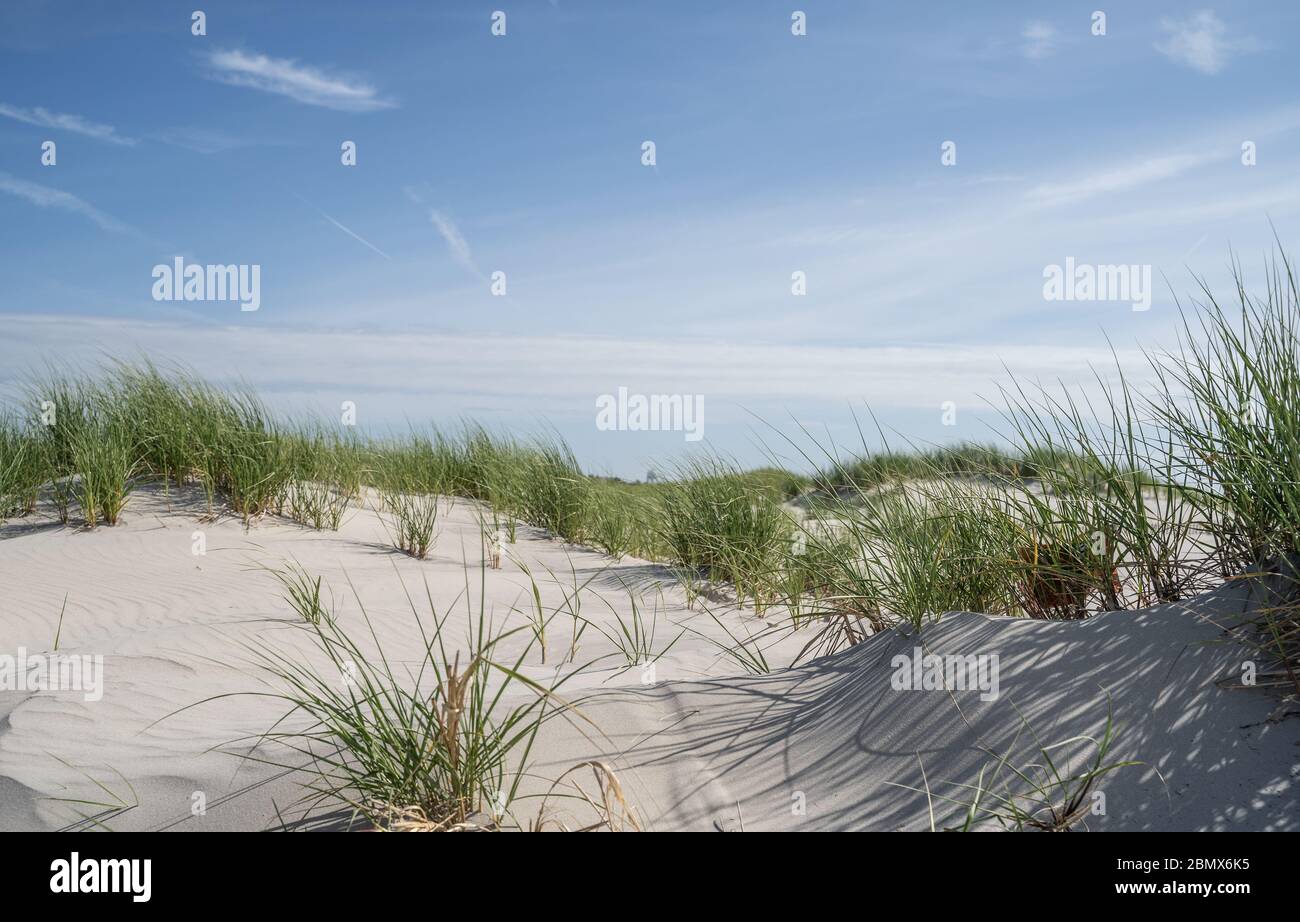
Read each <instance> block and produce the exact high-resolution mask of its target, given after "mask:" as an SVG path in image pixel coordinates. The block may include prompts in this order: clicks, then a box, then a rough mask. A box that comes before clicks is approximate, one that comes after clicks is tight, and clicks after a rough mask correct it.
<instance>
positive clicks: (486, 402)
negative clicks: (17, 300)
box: [0, 313, 1151, 421]
mask: <svg viewBox="0 0 1300 922" xmlns="http://www.w3.org/2000/svg"><path fill="white" fill-rule="evenodd" d="M0 322H2V323H3V324H4V327H5V329H6V331H8V333H9V335H8V336H7V337H6V338H5V339H3V340H0V369H5V370H8V369H19V368H22V366H23V362H22V359H23V357H24V356H28V355H32V354H36V355H40V354H45V353H48V352H49V350H51V349H57V351H58V354H59V355H60V356H61V357H62V358H63V359H65V360H67V361H69V362H73V361H76V362H79V363H85V364H93V363H94V362H95V361H96V360H97V358H99V357H102V354H103V343H104V342H105V341H112V342H114V343H117V344H118V348H119V349H120V350H121V354H130V353H131V352H132V351H136V352H141V353H144V354H148V355H166V356H168V357H169V358H171V359H173V360H175V361H177V362H179V363H181V364H182V365H186V366H191V367H193V368H195V370H197V371H199V372H200V373H204V374H207V375H210V376H212V377H214V378H218V379H228V378H237V379H239V380H246V381H248V382H249V383H251V384H253V385H254V386H257V387H259V388H260V389H263V390H265V391H266V393H267V395H268V396H280V394H281V393H282V392H283V391H284V390H285V389H286V387H288V388H292V389H293V390H294V392H295V393H301V394H305V395H314V396H316V397H320V396H321V395H326V394H332V393H333V392H334V391H336V390H338V389H339V388H342V389H344V390H346V391H348V392H349V393H353V394H356V393H368V392H374V391H388V390H391V389H392V388H393V382H394V381H400V382H402V385H401V389H402V390H403V391H404V392H405V393H406V394H407V396H408V397H412V398H419V399H418V405H419V406H421V407H423V408H425V410H426V411H427V410H428V409H429V408H435V407H436V409H437V410H438V411H439V412H440V413H448V414H449V415H455V414H456V413H457V412H463V411H464V410H465V409H466V407H467V406H468V405H469V403H468V402H469V401H470V400H471V399H472V400H473V402H474V405H476V406H479V407H485V406H487V407H491V408H492V409H494V410H498V411H505V412H511V413H514V414H519V415H530V414H533V413H542V414H545V415H548V416H555V417H559V416H565V415H571V414H575V413H576V414H586V413H588V412H590V408H591V407H592V400H593V399H594V397H595V395H597V394H601V393H607V392H608V391H609V390H610V389H611V388H612V387H615V386H617V385H618V384H620V383H621V384H626V385H628V386H630V387H632V388H634V389H638V390H642V391H644V392H647V393H655V392H664V391H673V390H674V389H676V390H679V391H680V390H681V389H682V388H688V389H690V390H691V391H692V392H698V393H704V394H708V395H709V399H710V401H716V403H715V404H714V406H715V407H717V408H718V412H722V410H721V407H722V405H723V404H727V403H731V404H738V405H741V406H749V407H760V406H761V407H768V406H771V405H772V402H773V401H776V402H777V403H778V404H779V403H780V402H783V401H791V400H818V401H827V402H829V403H832V404H835V405H837V406H839V407H841V408H842V407H843V406H844V403H845V401H856V400H858V399H862V398H864V397H867V396H870V397H871V398H872V406H873V407H880V408H886V407H887V408H902V409H927V410H928V409H932V408H933V409H935V410H936V412H937V409H938V407H939V406H940V405H941V404H942V403H943V401H945V400H956V401H959V402H961V403H962V404H963V405H968V406H972V407H974V406H978V405H980V403H981V398H983V397H988V398H993V397H995V396H996V394H997V388H996V385H997V383H998V382H1003V381H1005V380H1006V369H1008V368H1010V369H1011V370H1012V371H1013V372H1014V373H1015V374H1016V375H1018V376H1022V377H1023V378H1024V379H1025V380H1034V379H1043V380H1056V379H1059V380H1061V381H1063V382H1066V383H1068V384H1072V385H1082V384H1088V383H1091V382H1093V380H1094V379H1093V373H1092V369H1093V368H1097V369H1100V370H1102V371H1103V372H1105V371H1108V370H1109V369H1112V368H1114V367H1115V363H1116V360H1117V359H1118V361H1119V363H1120V365H1121V366H1122V367H1124V368H1125V369H1126V370H1128V371H1129V372H1130V373H1131V374H1133V375H1134V380H1135V381H1145V380H1148V379H1149V377H1150V374H1151V372H1150V369H1149V367H1147V366H1146V364H1145V362H1144V360H1143V357H1142V355H1141V353H1139V352H1137V351H1136V350H1133V349H1125V348H1120V349H1118V350H1117V351H1116V352H1111V350H1110V349H1109V347H1108V346H1106V345H1105V344H1098V345H1096V346H1091V347H1088V346H1053V345H1049V344H1033V345H1002V346H999V347H996V348H995V347H991V346H987V345H983V346H965V347H954V346H941V345H934V344H925V343H916V344H899V345H891V346H871V347H867V346H861V347H851V346H799V345H780V344H746V343H733V344H732V345H730V346H729V347H728V348H727V349H724V350H719V349H718V348H717V346H716V344H714V343H710V342H703V341H687V340H683V339H682V338H680V337H678V338H675V339H674V338H659V339H655V338H630V337H600V336H580V335H540V336H525V335H510V336H493V335H474V334H455V333H440V332H432V331H423V330H404V331H401V332H381V331H369V332H366V331H358V330H355V329H346V330H342V329H339V330H329V329H319V328H314V329H313V328H294V327H277V328H275V335H274V336H268V335H267V328H265V327H260V328H256V329H250V328H248V327H247V326H243V325H226V326H220V327H213V328H210V329H207V330H205V331H204V335H203V336H202V337H196V336H195V335H194V329H193V326H192V325H191V324H188V323H184V322H173V321H145V320H126V319H117V318H113V319H106V318H90V317H79V316H71V315H63V316H60V317H58V318H51V317H46V316H35V315H30V314H3V313H0ZM429 355H437V356H440V357H441V358H440V359H439V361H437V362H429V361H427V358H426V357H427V356H429ZM3 383H5V382H4V372H3V371H0V384H3ZM734 412H735V415H736V417H737V418H744V416H745V414H744V412H743V410H741V409H739V406H737V407H736V408H735V411H734ZM399 419H401V414H400V411H399V412H397V413H395V414H394V421H395V420H399Z"/></svg>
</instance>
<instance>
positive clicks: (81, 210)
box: [0, 172, 135, 234]
mask: <svg viewBox="0 0 1300 922" xmlns="http://www.w3.org/2000/svg"><path fill="white" fill-rule="evenodd" d="M0 192H7V193H9V194H10V195H16V196H18V197H19V198H22V199H26V200H27V201H29V202H31V203H32V204H33V205H37V206H39V207H41V208H57V209H59V210H60V211H68V212H72V213H74V214H79V215H83V216H85V217H87V218H89V219H90V220H92V221H94V222H95V223H96V224H98V225H99V226H100V227H101V228H102V229H104V230H106V231H112V232H113V233H117V234H132V233H135V231H134V230H133V229H132V228H131V227H130V226H128V225H126V224H123V223H122V222H121V221H119V220H117V218H114V217H113V216H112V215H108V214H105V213H104V212H102V211H100V210H99V209H98V208H96V207H95V206H94V205H92V204H90V203H89V202H87V201H86V200H84V199H80V198H77V196H75V195H73V194H72V193H71V192H64V191H62V190H60V189H53V188H51V187H49V186H42V185H41V184H40V183H34V182H28V181H27V180H25V179H19V178H18V177H16V176H11V175H9V174H8V173H3V172H0Z"/></svg>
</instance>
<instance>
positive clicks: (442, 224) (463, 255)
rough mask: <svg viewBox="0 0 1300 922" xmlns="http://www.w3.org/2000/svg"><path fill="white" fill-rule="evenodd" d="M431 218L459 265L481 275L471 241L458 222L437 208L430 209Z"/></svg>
mask: <svg viewBox="0 0 1300 922" xmlns="http://www.w3.org/2000/svg"><path fill="white" fill-rule="evenodd" d="M429 220H430V221H432V222H433V226H434V227H436V228H438V233H439V234H441V235H442V239H443V240H445V241H447V251H448V252H449V253H451V258H452V259H454V260H455V261H456V263H457V265H460V266H463V267H464V268H465V269H467V270H469V271H470V272H472V273H474V274H475V275H481V274H482V273H480V272H479V270H478V266H476V265H475V264H474V254H473V253H471V252H470V249H469V243H468V242H467V241H466V240H465V235H464V234H462V233H461V232H460V228H459V227H457V226H456V222H454V221H452V219H451V218H449V217H447V215H445V214H443V213H442V212H441V211H438V210H437V209H430V210H429Z"/></svg>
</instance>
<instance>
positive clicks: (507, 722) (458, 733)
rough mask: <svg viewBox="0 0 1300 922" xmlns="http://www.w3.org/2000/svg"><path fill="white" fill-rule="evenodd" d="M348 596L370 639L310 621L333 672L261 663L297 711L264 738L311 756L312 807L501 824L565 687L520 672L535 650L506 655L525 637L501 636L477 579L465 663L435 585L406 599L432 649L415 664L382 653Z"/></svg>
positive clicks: (413, 820) (411, 821) (440, 823)
mask: <svg viewBox="0 0 1300 922" xmlns="http://www.w3.org/2000/svg"><path fill="white" fill-rule="evenodd" d="M352 592H353V595H354V597H355V598H356V601H357V605H358V609H359V611H360V617H361V621H362V623H363V624H364V631H363V632H362V636H355V635H354V634H352V633H350V632H349V631H348V630H345V629H344V627H343V626H341V625H340V624H339V622H338V621H337V620H335V619H332V618H316V619H314V620H313V619H306V620H307V624H306V627H307V629H308V630H311V631H312V632H313V636H314V638H315V640H316V643H317V648H318V651H319V652H320V653H321V654H322V655H323V657H324V658H325V659H326V661H327V662H328V663H329V668H326V669H320V668H316V667H313V666H311V665H308V664H305V663H303V662H301V661H299V660H298V659H297V658H294V657H287V656H278V655H276V654H274V653H265V654H263V655H262V659H263V662H264V665H265V666H266V668H267V669H268V670H269V672H270V673H271V675H272V676H273V677H274V678H275V679H276V680H277V682H278V684H279V685H280V686H281V687H283V688H284V689H285V691H284V692H282V693H280V694H278V695H277V697H280V698H282V700H284V701H285V702H286V703H287V704H288V706H289V712H288V713H287V714H286V716H285V718H284V719H282V720H281V721H277V723H276V726H275V728H274V729H272V730H271V731H269V732H268V733H267V734H265V735H264V737H263V739H266V740H271V741H274V742H278V743H280V744H281V745H283V746H284V747H286V749H287V750H288V751H289V752H292V753H294V754H296V755H297V756H299V757H305V758H306V759H307V760H308V764H309V766H310V768H309V771H310V772H311V774H312V781H311V783H310V786H309V787H310V790H309V793H308V795H307V800H308V801H309V802H310V803H312V804H315V803H320V802H337V803H342V804H345V805H347V806H348V807H350V808H351V809H352V810H353V811H354V813H355V814H356V815H359V816H361V817H364V818H365V820H367V821H368V822H369V823H370V824H372V825H373V826H374V827H375V828H379V829H390V828H412V827H419V828H424V829H429V830H469V829H498V828H503V827H504V826H505V825H506V824H507V822H508V817H509V814H510V809H511V805H512V804H513V802H514V800H515V798H516V796H517V794H518V789H519V783H520V781H521V779H522V778H523V777H524V776H525V775H526V774H527V770H528V765H529V754H530V752H531V749H532V745H533V742H534V740H535V739H536V736H537V733H538V730H539V729H540V728H541V726H542V724H543V723H545V722H546V720H547V719H548V718H549V716H550V715H552V714H554V713H557V712H558V711H557V708H558V705H557V704H556V698H555V689H556V688H557V687H558V681H557V683H556V684H555V685H552V686H546V687H543V686H541V685H539V684H538V683H536V682H535V681H533V680H531V679H528V678H526V677H525V676H523V675H522V674H521V673H520V667H521V666H522V665H523V662H524V660H525V658H526V657H527V656H528V654H529V652H530V650H531V647H532V645H531V643H528V644H525V645H524V646H523V649H522V651H521V652H519V653H518V654H516V655H514V656H511V657H503V656H502V655H501V653H500V652H499V651H500V650H501V649H502V646H503V644H504V643H505V641H507V640H508V639H509V638H510V637H511V636H513V635H514V634H515V633H518V631H520V630H523V629H522V628H517V629H515V630H497V629H495V628H494V626H493V624H492V621H491V617H490V616H489V615H488V614H487V613H486V612H485V611H484V606H483V603H482V598H483V595H482V593H483V585H482V583H481V582H480V588H479V596H478V601H477V603H474V602H473V601H472V599H473V594H472V593H471V592H470V587H469V586H468V585H467V586H466V591H465V593H464V594H463V596H462V598H463V599H464V601H465V608H464V633H463V635H460V633H459V632H457V633H458V636H463V637H464V638H465V640H466V642H467V644H468V646H467V649H466V652H465V654H464V656H463V657H462V655H461V653H460V652H459V651H458V652H456V653H454V654H453V653H452V652H451V647H449V636H448V635H449V634H450V633H451V629H450V628H449V626H448V622H449V619H450V618H451V616H452V614H453V612H452V611H450V610H444V611H438V610H437V608H436V607H435V605H434V603H433V599H432V596H431V594H430V592H429V589H428V586H427V585H426V586H425V593H424V600H423V603H422V604H420V605H417V603H416V601H415V599H414V598H412V597H411V596H410V594H409V593H408V594H407V599H408V602H409V604H410V610H411V617H412V619H413V621H414V623H415V624H416V625H417V627H418V630H419V632H420V636H421V637H422V638H423V647H424V649H425V651H426V655H425V657H424V658H423V660H422V661H420V662H418V663H414V664H408V663H404V662H403V663H400V664H399V663H397V662H395V661H392V660H390V659H389V658H388V656H387V655H385V652H384V649H383V646H382V644H380V642H379V639H378V636H377V634H376V633H375V629H374V625H373V623H372V621H371V619H370V615H369V614H368V613H367V611H366V606H365V604H364V602H363V600H362V599H361V597H360V595H359V594H358V593H357V592H356V589H355V587H352ZM294 604H295V607H297V603H296V602H295V603H294ZM452 646H456V645H455V644H454V643H452ZM521 688H522V689H526V690H528V691H530V692H531V694H529V695H527V696H525V698H524V700H523V701H522V703H517V704H511V705H506V704H504V703H503V701H504V700H505V699H507V698H508V695H509V693H510V692H512V691H515V690H518V689H521ZM295 720H297V721H304V720H305V728H297V727H293V726H292V724H293V723H294V721H295ZM275 764H277V765H278V764H281V763H280V762H276V763H275ZM283 764H284V766H285V767H288V766H289V763H287V762H285V763H283Z"/></svg>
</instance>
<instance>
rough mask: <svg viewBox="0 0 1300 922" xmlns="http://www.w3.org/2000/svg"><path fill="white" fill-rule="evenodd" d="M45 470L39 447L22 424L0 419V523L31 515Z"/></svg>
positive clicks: (3, 418)
mask: <svg viewBox="0 0 1300 922" xmlns="http://www.w3.org/2000/svg"><path fill="white" fill-rule="evenodd" d="M45 469H46V462H45V458H44V456H43V452H42V446H41V444H40V443H39V442H37V441H36V440H35V439H32V438H30V437H29V436H28V434H27V432H26V430H25V429H24V427H23V424H22V421H21V420H19V419H17V418H16V417H14V416H8V415H5V416H0V522H3V521H4V520H5V519H13V518H21V517H23V516H25V515H30V514H31V513H32V511H33V510H34V509H35V508H36V503H37V499H38V495H39V492H40V488H41V484H42V483H43V481H44V480H45Z"/></svg>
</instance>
